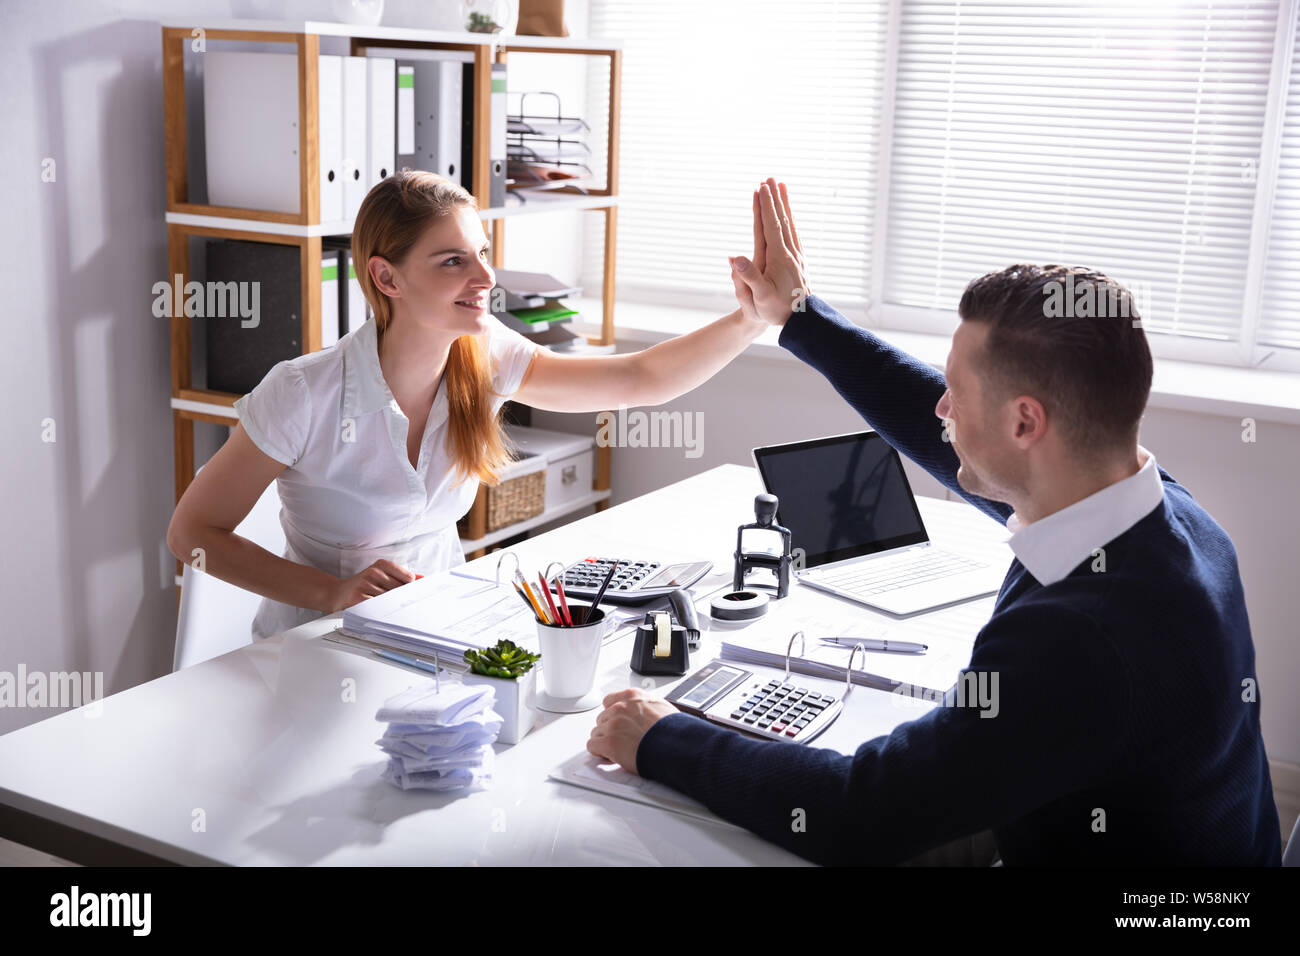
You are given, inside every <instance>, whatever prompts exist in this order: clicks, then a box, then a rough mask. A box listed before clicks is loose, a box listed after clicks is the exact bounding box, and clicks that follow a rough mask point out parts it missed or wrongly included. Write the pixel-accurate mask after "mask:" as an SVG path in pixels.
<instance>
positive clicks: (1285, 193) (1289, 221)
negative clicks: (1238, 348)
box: [1259, 30, 1300, 349]
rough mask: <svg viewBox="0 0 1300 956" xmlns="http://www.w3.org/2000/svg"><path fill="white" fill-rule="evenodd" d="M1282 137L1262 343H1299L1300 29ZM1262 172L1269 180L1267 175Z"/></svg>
mask: <svg viewBox="0 0 1300 956" xmlns="http://www.w3.org/2000/svg"><path fill="white" fill-rule="evenodd" d="M1293 32H1295V31H1294V30H1293ZM1280 139H1281V148H1280V150H1279V154H1280V161H1279V162H1278V165H1277V177H1276V178H1277V184H1276V191H1275V193H1274V195H1273V201H1272V215H1271V217H1270V228H1269V237H1268V255H1267V258H1266V260H1265V267H1264V279H1263V284H1264V291H1263V295H1262V304H1261V309H1260V322H1259V343H1260V345H1261V346H1264V347H1269V346H1272V347H1275V348H1288V349H1300V32H1297V33H1295V40H1294V42H1293V43H1292V46H1291V63H1290V80H1289V83H1288V84H1287V92H1286V113H1285V118H1284V120H1283V122H1282V129H1281V133H1280ZM1260 178H1261V181H1266V180H1267V178H1268V177H1267V176H1266V175H1265V176H1261V177H1260Z"/></svg>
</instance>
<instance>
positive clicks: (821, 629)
mask: <svg viewBox="0 0 1300 956" xmlns="http://www.w3.org/2000/svg"><path fill="white" fill-rule="evenodd" d="M990 606H991V599H989V600H981V601H971V602H967V603H966V604H959V605H954V606H953V607H950V608H942V609H940V610H937V611H931V612H930V613H928V614H925V615H921V616H920V617H918V618H915V619H912V620H907V621H883V620H881V619H879V618H871V617H864V616H862V615H860V614H857V613H845V612H840V613H835V612H834V611H832V610H830V609H825V608H819V609H818V610H817V611H814V612H813V613H797V614H796V613H790V614H776V615H773V616H770V617H768V618H767V619H765V620H761V621H758V622H755V623H754V624H753V625H750V626H749V627H747V628H745V629H744V630H743V631H738V632H736V633H734V634H727V635H724V636H722V655H721V656H722V657H723V658H724V659H726V660H731V661H735V662H737V663H742V664H753V665H757V666H762V667H773V668H778V669H781V670H784V669H785V656H786V648H787V647H789V645H790V638H791V635H793V634H794V632H795V631H803V635H804V637H803V652H802V653H800V649H799V641H798V639H796V640H795V642H794V647H793V648H792V649H791V651H792V652H791V656H790V670H791V671H793V672H796V673H800V674H807V675H808V676H810V677H821V678H825V679H828V680H839V681H843V680H844V678H845V673H846V668H847V667H848V663H849V655H850V654H851V653H852V651H853V648H852V646H843V645H837V644H827V643H823V641H822V640H821V639H822V638H823V637H859V638H862V639H863V640H899V641H917V642H919V643H921V644H925V645H927V650H926V651H925V653H923V654H899V653H891V652H888V651H866V652H865V654H864V652H863V651H858V653H857V656H856V657H855V658H854V660H853V683H855V684H861V685H863V686H864V687H874V688H877V689H879V690H887V691H892V690H895V689H896V688H898V687H900V686H901V687H909V688H916V689H918V690H924V691H928V692H935V693H943V692H944V691H946V690H948V689H949V688H950V687H952V686H953V684H955V683H956V682H957V680H958V678H959V676H960V673H961V669H962V668H963V667H965V666H967V665H968V664H969V663H970V657H971V652H972V651H973V650H974V647H975V635H976V634H978V633H979V629H980V628H981V627H983V626H984V624H985V623H986V622H987V621H988V617H989V613H990Z"/></svg>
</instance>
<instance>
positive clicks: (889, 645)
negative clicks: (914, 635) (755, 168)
mask: <svg viewBox="0 0 1300 956" xmlns="http://www.w3.org/2000/svg"><path fill="white" fill-rule="evenodd" d="M822 641H823V642H825V643H827V644H837V645H839V646H840V647H855V646H857V645H858V644H861V645H862V646H863V647H865V648H866V649H867V650H869V651H890V652H891V653H896V654H923V653H925V651H926V649H927V648H928V647H929V645H927V644H917V643H916V642H915V641H884V640H879V639H877V638H874V637H823V638H822Z"/></svg>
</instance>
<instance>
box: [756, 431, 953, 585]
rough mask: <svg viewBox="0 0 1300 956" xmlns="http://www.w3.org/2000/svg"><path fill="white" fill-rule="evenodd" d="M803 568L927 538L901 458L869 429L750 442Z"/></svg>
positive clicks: (760, 470) (764, 485)
mask: <svg viewBox="0 0 1300 956" xmlns="http://www.w3.org/2000/svg"><path fill="white" fill-rule="evenodd" d="M754 461H755V462H756V463H757V465H758V470H759V473H760V474H761V475H762V478H763V487H765V488H766V489H767V490H768V492H769V493H771V494H774V495H776V497H777V512H776V520H777V522H778V523H779V524H782V525H784V526H785V527H787V528H789V529H790V537H791V546H792V547H795V548H802V549H803V550H804V553H805V559H804V567H805V568H815V567H817V566H818V565H822V564H830V563H831V562H834V561H843V560H845V559H846V558H855V557H858V556H859V555H863V554H874V553H875V552H877V551H888V550H889V549H890V548H900V547H903V546H904V545H909V544H920V543H921V542H923V541H928V540H929V536H928V535H927V534H926V533H925V525H924V524H923V523H922V522H921V512H920V511H919V510H918V509H917V507H916V499H915V498H913V497H912V489H911V486H910V485H909V484H908V483H907V475H906V474H905V473H904V472H903V463H902V461H901V460H900V459H899V457H898V452H896V451H894V449H893V448H891V447H890V446H889V443H888V442H886V441H885V440H884V439H883V438H881V437H880V436H879V435H878V434H876V433H875V432H857V433H854V434H851V435H836V436H833V437H831V438H815V439H813V440H811V441H802V442H792V443H790V444H787V445H771V446H769V447H767V448H755V449H754Z"/></svg>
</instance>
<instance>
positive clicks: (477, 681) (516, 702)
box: [461, 665, 537, 744]
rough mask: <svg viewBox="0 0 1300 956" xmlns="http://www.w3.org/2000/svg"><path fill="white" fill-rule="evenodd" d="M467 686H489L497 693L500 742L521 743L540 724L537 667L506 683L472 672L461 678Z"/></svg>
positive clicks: (496, 708)
mask: <svg viewBox="0 0 1300 956" xmlns="http://www.w3.org/2000/svg"><path fill="white" fill-rule="evenodd" d="M461 680H462V681H464V683H466V684H472V685H476V686H477V685H482V684H486V685H488V686H489V687H491V688H492V689H493V690H494V691H495V692H496V702H495V703H493V705H492V709H493V710H495V711H496V712H497V713H498V714H500V715H501V733H500V735H499V736H498V737H497V741H498V742H499V743H503V744H517V743H519V741H521V740H523V738H524V735H525V734H527V733H528V731H530V730H532V729H533V724H534V723H536V722H537V666H536V665H533V667H532V668H530V669H529V670H528V671H527V672H526V673H525V674H524V676H523V677H520V678H517V679H515V680H505V679H504V678H501V677H486V676H484V675H483V674H475V673H473V672H472V671H469V672H467V673H466V674H465V676H464V677H462V678H461Z"/></svg>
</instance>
